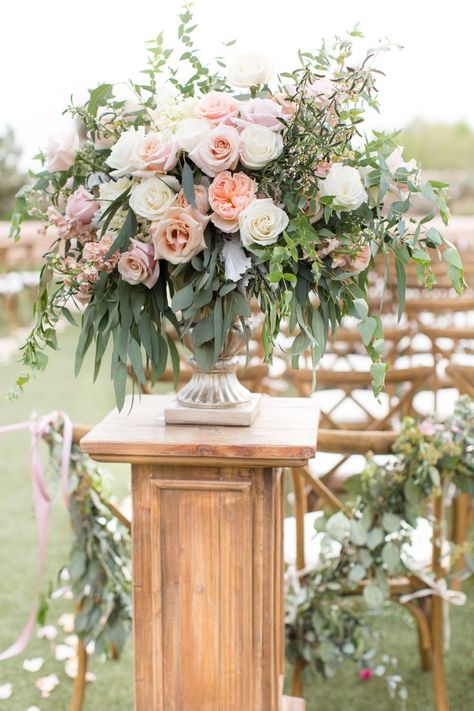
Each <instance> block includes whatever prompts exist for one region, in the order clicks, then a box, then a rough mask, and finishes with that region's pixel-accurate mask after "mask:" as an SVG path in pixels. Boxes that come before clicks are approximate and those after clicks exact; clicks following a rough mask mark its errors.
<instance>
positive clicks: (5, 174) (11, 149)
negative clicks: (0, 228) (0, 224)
mask: <svg viewBox="0 0 474 711" xmlns="http://www.w3.org/2000/svg"><path fill="white" fill-rule="evenodd" d="M20 155H21V148H19V146H18V145H17V144H16V142H15V134H14V132H13V129H12V128H11V127H8V128H7V129H6V131H5V133H4V134H3V135H0V219H1V220H8V219H10V216H11V213H12V209H13V204H14V201H15V193H16V192H17V191H18V190H19V189H20V188H21V186H22V185H23V184H24V183H25V180H26V178H25V175H24V174H23V173H22V172H21V171H20V169H19V167H18V159H19V157H20Z"/></svg>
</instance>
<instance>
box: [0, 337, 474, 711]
mask: <svg viewBox="0 0 474 711" xmlns="http://www.w3.org/2000/svg"><path fill="white" fill-rule="evenodd" d="M76 337H77V332H75V331H74V330H73V329H68V330H66V331H65V332H64V333H63V334H62V335H61V339H60V341H61V343H62V350H61V351H60V352H58V353H55V354H53V355H52V357H51V362H50V365H49V367H48V369H47V371H46V373H45V374H44V375H43V376H42V377H41V378H39V379H38V380H37V381H34V382H33V383H31V384H30V385H29V386H27V389H26V392H25V393H24V395H23V396H22V398H21V399H20V400H18V401H15V402H12V403H9V402H7V401H6V400H5V395H6V393H7V391H8V389H9V388H10V386H11V384H12V383H13V381H14V378H15V375H16V374H17V372H18V365H17V364H10V365H8V366H5V365H0V402H1V403H2V404H1V406H0V424H7V423H12V422H17V421H20V420H24V419H27V418H29V417H30V415H31V413H32V412H37V413H41V414H45V413H48V412H50V411H51V410H54V409H63V410H66V411H67V412H68V413H69V415H70V417H71V418H72V419H73V421H74V422H76V423H95V422H97V421H99V420H100V419H101V418H102V417H103V416H104V415H105V414H106V413H107V412H108V411H109V410H110V409H111V408H112V406H113V404H114V402H113V392H112V388H111V385H110V383H109V380H108V373H107V369H104V373H103V375H102V377H101V378H99V380H98V381H97V383H95V384H92V383H91V381H90V377H89V373H90V372H91V368H89V366H88V363H87V362H86V363H85V365H84V370H83V373H82V374H81V375H80V377H79V378H77V379H75V378H74V376H73V373H72V362H73V352H74V345H75V339H76ZM28 456H29V434H28V433H22V434H15V435H4V436H3V438H0V461H1V463H2V466H1V469H0V500H1V502H2V503H1V526H0V551H1V554H0V611H1V612H0V614H1V626H0V646H1V648H2V649H4V648H5V647H7V646H8V645H9V644H10V643H11V642H12V641H13V639H14V638H15V637H16V635H17V634H18V633H19V632H20V630H21V629H22V626H23V624H24V622H25V620H26V617H27V615H28V612H29V609H30V605H31V602H32V595H33V590H34V583H35V571H36V559H37V554H36V536H35V522H34V518H33V512H32V497H31V486H30V481H29V461H28ZM110 471H111V472H112V473H113V477H114V479H113V482H112V487H113V490H114V492H115V493H117V495H118V496H119V497H120V496H124V495H126V493H127V491H128V482H129V472H128V468H127V467H125V466H124V467H120V466H114V467H110ZM68 548H69V526H68V520H67V515H66V512H65V510H64V505H63V503H62V501H61V499H60V498H59V497H58V498H57V501H56V502H55V505H54V507H53V514H52V520H51V527H50V543H49V549H48V563H47V574H46V580H51V581H54V580H55V576H56V573H57V571H58V569H59V567H60V566H61V564H62V563H63V562H65V561H66V560H67V555H68ZM472 600H474V595H471V602H470V603H469V604H468V605H467V606H466V607H464V608H453V609H452V615H451V616H452V645H451V652H450V654H449V656H448V657H447V678H448V687H449V694H450V700H451V710H452V711H471V709H474V676H473V670H474V652H473V649H474V614H473V613H474V610H473V603H472ZM66 609H68V608H67V603H65V602H61V603H58V604H55V606H54V608H52V610H51V613H50V616H49V619H48V622H49V623H51V624H56V623H57V618H58V616H59V615H60V614H61V612H62V611H64V610H66ZM377 625H378V627H379V629H380V630H381V632H382V633H383V634H384V636H385V640H384V651H385V652H387V653H389V654H391V655H394V656H396V657H398V659H399V671H400V673H401V674H402V676H403V677H404V679H405V681H406V684H407V687H408V691H409V698H408V703H407V709H408V711H422V710H423V711H424V710H425V709H426V710H428V709H431V708H433V702H432V694H431V677H430V675H429V674H428V673H424V672H421V671H420V667H419V663H418V653H417V643H416V630H415V627H414V624H413V622H412V620H411V618H410V617H409V616H408V614H407V613H406V612H405V611H403V610H401V609H400V608H399V607H396V606H391V607H390V608H389V609H388V610H387V613H386V614H385V615H383V616H382V617H380V618H378V619H377ZM35 656H43V657H45V659H46V662H45V665H44V667H43V669H42V670H41V671H40V672H38V673H35V674H31V673H28V672H25V671H23V670H22V668H21V665H22V661H23V659H24V658H25V657H35ZM63 667H64V665H63V663H60V662H56V661H55V660H54V657H53V655H52V654H51V652H49V650H48V643H47V642H45V641H43V640H38V639H36V637H35V638H33V639H32V641H31V643H30V646H29V647H28V649H27V652H26V653H25V654H23V655H21V656H20V657H18V658H16V659H13V660H9V661H6V662H0V685H2V684H4V683H5V682H11V683H12V684H13V695H12V697H11V698H10V699H8V700H6V701H0V711H3V709H5V711H26V710H27V708H28V707H29V706H32V705H36V706H38V707H39V708H40V710H41V711H63V709H64V710H66V709H67V708H68V703H69V699H70V693H71V688H72V682H71V681H70V680H69V679H68V678H67V677H66V675H65V673H64V669H63ZM91 668H92V670H93V671H94V672H95V674H96V675H97V681H96V682H94V683H92V684H90V685H89V686H88V689H87V701H86V711H131V709H132V707H133V705H132V670H131V645H130V644H128V645H127V647H126V650H125V654H124V655H123V657H122V659H121V660H120V661H118V662H108V663H106V664H103V663H101V662H99V661H93V662H92V665H91ZM289 671H290V670H289ZM53 672H54V673H56V674H57V675H58V677H59V678H60V680H61V684H60V685H59V686H58V687H57V688H56V690H55V691H54V692H53V693H52V695H51V697H50V698H49V699H41V698H40V695H39V692H38V690H37V689H36V688H35V686H34V681H35V679H36V678H37V677H39V676H43V675H46V674H50V673H53ZM306 688H307V699H308V703H307V711H346V710H347V711H389V710H391V709H397V708H399V706H398V705H397V704H396V703H395V702H392V701H390V699H389V698H388V694H387V692H386V690H385V687H384V684H383V682H381V681H380V680H371V681H369V682H360V681H358V679H357V677H356V671H355V669H354V668H352V667H349V668H347V669H343V670H341V671H340V672H339V673H338V674H337V675H336V677H335V678H334V679H331V680H329V681H320V680H318V681H317V682H316V683H314V682H312V681H311V680H308V683H307V687H306ZM144 711H151V710H148V709H146V710H144ZM219 711H226V709H222V710H221V709H220V710H219ZM242 711H253V709H242Z"/></svg>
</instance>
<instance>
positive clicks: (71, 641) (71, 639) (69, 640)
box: [64, 634, 79, 648]
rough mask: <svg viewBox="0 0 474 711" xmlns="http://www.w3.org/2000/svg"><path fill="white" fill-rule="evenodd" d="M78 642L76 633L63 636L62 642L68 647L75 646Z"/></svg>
mask: <svg viewBox="0 0 474 711" xmlns="http://www.w3.org/2000/svg"><path fill="white" fill-rule="evenodd" d="M78 642H79V637H78V636H77V634H68V636H67V637H65V638H64V644H67V645H69V647H74V648H76V647H77V645H78Z"/></svg>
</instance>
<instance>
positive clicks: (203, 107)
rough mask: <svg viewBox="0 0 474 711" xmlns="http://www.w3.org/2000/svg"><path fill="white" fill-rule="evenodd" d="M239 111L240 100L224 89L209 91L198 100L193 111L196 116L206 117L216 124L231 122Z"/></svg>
mask: <svg viewBox="0 0 474 711" xmlns="http://www.w3.org/2000/svg"><path fill="white" fill-rule="evenodd" d="M239 111H240V101H237V99H234V97H233V96H232V95H231V94H228V93H226V92H225V91H210V92H209V94H206V95H205V96H203V98H202V99H201V100H200V101H199V103H198V105H197V106H196V108H195V110H194V113H195V114H196V116H197V117H198V118H201V119H206V121H209V123H211V124H213V125H214V126H217V125H218V124H220V123H232V119H233V118H235V117H236V116H238V115H239Z"/></svg>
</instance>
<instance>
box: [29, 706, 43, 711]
mask: <svg viewBox="0 0 474 711" xmlns="http://www.w3.org/2000/svg"><path fill="white" fill-rule="evenodd" d="M26 711H40V709H39V708H38V706H28V708H27V709H26Z"/></svg>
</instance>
